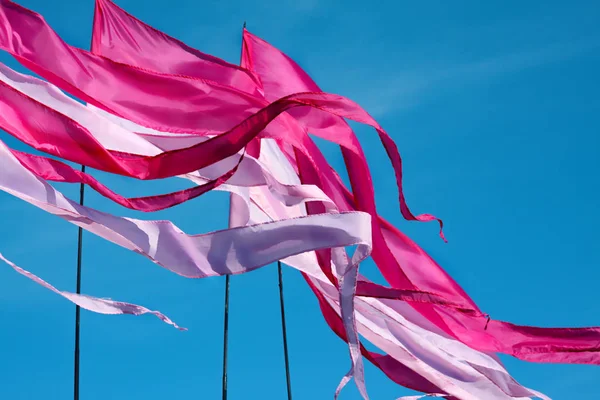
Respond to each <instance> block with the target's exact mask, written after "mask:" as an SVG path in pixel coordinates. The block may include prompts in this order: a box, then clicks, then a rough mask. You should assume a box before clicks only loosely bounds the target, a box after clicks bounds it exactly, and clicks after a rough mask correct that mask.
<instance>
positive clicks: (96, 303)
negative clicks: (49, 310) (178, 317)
mask: <svg viewBox="0 0 600 400" xmlns="http://www.w3.org/2000/svg"><path fill="white" fill-rule="evenodd" d="M0 260H2V261H4V262H5V263H6V264H8V265H9V266H10V267H11V268H12V269H14V270H15V271H16V272H17V273H19V274H21V275H23V276H24V277H26V278H29V279H30V280H32V281H34V282H35V283H37V284H38V285H40V286H42V287H45V288H46V289H49V290H51V291H52V292H54V293H56V294H58V295H60V296H62V297H64V298H65V299H67V300H69V301H70V302H72V303H74V304H77V305H78V306H79V307H81V308H83V309H85V310H89V311H93V312H96V313H99V314H112V315H116V314H132V315H142V314H152V315H155V316H156V317H158V318H159V319H161V320H162V321H164V322H165V323H167V324H169V325H173V326H174V327H175V328H177V329H179V330H182V331H185V330H187V329H185V328H181V327H180V326H178V325H177V324H176V323H175V322H173V321H171V319H169V317H167V316H166V315H164V314H163V313H161V312H159V311H152V310H149V309H147V308H146V307H142V306H138V305H136V304H132V303H124V302H122V301H115V300H110V299H102V298H99V297H93V296H86V295H83V294H77V293H71V292H65V291H61V290H58V289H56V288H55V287H54V286H52V285H51V284H49V283H48V282H46V281H44V280H43V279H41V278H39V277H38V276H36V275H34V274H32V273H31V272H29V271H27V270H24V269H23V268H21V267H19V266H18V265H16V264H14V263H13V262H12V261H10V260H8V259H7V258H5V257H4V256H3V255H2V253H0Z"/></svg>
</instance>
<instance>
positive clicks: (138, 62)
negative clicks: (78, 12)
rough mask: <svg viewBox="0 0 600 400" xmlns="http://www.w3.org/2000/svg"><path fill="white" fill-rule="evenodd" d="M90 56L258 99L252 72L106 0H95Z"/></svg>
mask: <svg viewBox="0 0 600 400" xmlns="http://www.w3.org/2000/svg"><path fill="white" fill-rule="evenodd" d="M93 32H94V34H93V36H92V53H94V54H98V55H101V56H104V57H107V58H110V59H111V60H114V61H117V62H120V63H124V64H129V65H132V66H135V67H140V68H145V69H150V70H153V71H165V70H169V71H170V73H172V74H174V75H184V76H190V77H197V78H201V79H206V80H209V81H213V82H215V83H218V84H222V85H227V86H231V87H235V88H236V89H239V90H242V91H244V92H247V93H250V94H254V95H259V96H261V95H262V88H261V86H260V82H259V81H258V79H257V78H256V77H255V76H254V74H253V73H252V72H250V71H249V70H247V69H245V68H241V67H239V66H237V65H235V64H230V63H228V62H226V61H224V60H222V59H220V58H218V57H214V56H211V55H210V54H205V53H202V52H200V51H198V50H196V49H193V48H191V47H189V46H187V45H186V44H185V43H182V42H181V41H179V40H177V39H175V38H172V37H170V36H168V35H165V34H164V33H162V32H160V31H158V30H156V29H154V28H153V27H151V26H149V25H147V24H145V23H143V22H142V21H140V20H138V19H137V18H135V17H134V16H132V15H131V14H128V13H127V12H125V11H124V10H123V9H121V8H120V7H118V6H117V5H116V4H115V3H113V2H112V1H110V0H97V1H96V10H95V14H94V26H93Z"/></svg>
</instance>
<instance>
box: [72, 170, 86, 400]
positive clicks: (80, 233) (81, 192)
mask: <svg viewBox="0 0 600 400" xmlns="http://www.w3.org/2000/svg"><path fill="white" fill-rule="evenodd" d="M81 172H85V165H82V166H81ZM84 190H85V185H84V184H83V183H82V184H81V185H80V186H79V204H81V205H83V199H84ZM82 249H83V229H82V228H79V230H78V240H77V289H76V293H77V294H81V255H82ZM80 314H81V309H80V308H79V306H77V305H76V306H75V371H74V377H73V380H74V387H73V398H74V399H75V400H79V332H80V321H81V315H80Z"/></svg>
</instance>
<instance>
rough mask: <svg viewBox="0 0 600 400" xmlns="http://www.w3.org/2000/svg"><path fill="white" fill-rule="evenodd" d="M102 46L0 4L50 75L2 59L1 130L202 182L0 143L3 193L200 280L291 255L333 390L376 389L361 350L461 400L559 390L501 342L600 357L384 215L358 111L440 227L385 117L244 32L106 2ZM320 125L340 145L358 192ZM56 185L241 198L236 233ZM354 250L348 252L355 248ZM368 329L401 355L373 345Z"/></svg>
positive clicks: (112, 306)
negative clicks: (177, 26) (485, 305)
mask: <svg viewBox="0 0 600 400" xmlns="http://www.w3.org/2000/svg"><path fill="white" fill-rule="evenodd" d="M92 43H93V45H92V50H93V53H95V54H92V53H89V52H86V51H83V50H81V49H77V48H75V47H72V46H69V45H67V44H66V43H64V42H63V41H62V40H61V39H60V38H59V37H58V35H56V33H54V32H53V31H52V30H51V28H50V27H49V26H48V25H47V24H46V23H45V21H44V20H43V18H42V17H41V16H40V15H38V14H36V13H34V12H32V11H30V10H27V9H25V8H23V7H21V6H18V5H16V4H15V3H13V2H11V1H8V0H0V48H2V49H4V50H6V51H8V52H9V53H11V54H12V55H13V56H15V58H16V59H17V60H18V61H19V62H21V64H23V65H24V66H26V67H28V68H29V69H31V70H32V71H34V72H36V73H38V74H39V75H40V76H42V77H43V78H45V79H47V80H48V81H49V82H44V81H42V80H40V79H37V78H33V77H30V76H27V75H23V74H19V73H16V72H15V71H12V70H10V69H9V68H7V67H5V66H2V65H0V127H1V128H3V129H4V130H6V131H7V132H9V133H10V134H12V135H13V136H15V137H16V138H18V139H20V140H21V141H23V142H24V143H27V144H29V145H31V146H33V147H34V148H36V149H38V150H40V151H43V152H46V153H48V154H51V155H54V156H58V157H61V158H63V159H65V160H69V161H73V162H77V163H82V164H85V165H88V166H90V167H93V168H96V169H100V170H103V171H107V172H111V173H116V174H120V175H124V176H128V177H133V178H136V179H159V178H166V177H172V176H179V177H181V178H185V179H188V180H189V181H191V182H193V183H194V184H195V185H196V186H194V187H192V188H190V189H185V190H181V191H177V192H174V193H167V194H161V195H155V196H146V197H138V198H126V197H124V196H121V195H119V194H117V193H115V192H113V191H112V190H111V189H109V188H108V187H106V186H105V185H103V184H102V183H100V182H98V181H97V180H96V179H95V178H93V176H91V175H90V174H85V173H82V172H80V171H77V170H75V169H73V168H72V167H70V166H69V165H67V164H65V163H63V162H62V161H60V160H55V159H52V158H49V157H44V156H37V155H32V154H28V153H24V152H19V151H15V150H12V149H10V148H8V147H7V146H6V145H4V144H3V143H1V142H0V165H2V170H1V171H0V189H1V190H3V191H5V192H7V193H10V194H12V195H14V196H16V197H19V198H21V199H23V200H24V201H27V202H29V203H31V204H33V205H35V206H37V207H39V208H41V209H44V210H46V211H48V212H50V213H52V214H55V215H58V216H60V217H62V218H64V219H66V220H68V221H70V222H72V223H74V224H76V225H78V226H81V227H82V228H84V229H87V230H88V231H90V232H93V233H95V234H97V235H99V236H101V237H103V238H105V239H107V240H109V241H112V242H113V243H115V244H118V245H120V246H123V247H125V248H128V249H130V250H132V251H135V252H137V253H139V254H142V255H144V256H146V257H147V258H149V259H150V260H152V261H153V262H155V263H157V264H159V265H162V266H163V267H165V268H167V269H169V270H171V271H172V272H175V273H177V274H180V275H183V276H186V277H190V278H201V277H207V276H218V275H224V274H236V273H243V272H247V271H250V270H253V269H255V268H258V267H260V266H262V265H266V264H268V263H270V262H273V261H276V260H279V259H281V260H282V261H283V262H285V263H286V264H288V265H290V266H292V267H294V268H296V269H298V270H300V271H301V272H302V274H303V276H304V278H305V279H306V281H307V283H308V284H309V286H310V288H311V289H312V290H313V292H314V293H315V296H316V297H317V299H318V301H319V305H320V307H321V311H322V313H323V315H324V317H325V320H326V322H327V323H328V324H329V326H330V327H331V329H332V330H333V331H334V332H335V333H336V334H337V335H338V336H340V337H341V338H342V339H343V340H345V341H346V342H348V344H349V349H350V355H351V360H352V368H351V371H350V372H349V373H348V374H347V375H346V376H345V377H344V379H343V380H342V382H341V384H340V386H339V387H338V390H337V391H336V396H337V395H338V394H339V391H340V390H341V388H342V387H343V386H344V385H345V384H346V383H347V382H348V381H349V380H350V378H352V377H354V378H355V379H356V384H357V386H358V388H359V391H360V392H361V394H362V395H363V397H364V398H368V396H367V392H366V386H365V383H364V377H363V372H362V370H363V366H362V358H361V354H362V355H364V356H365V357H366V358H367V359H369V360H370V361H371V362H372V363H373V364H375V365H376V366H377V367H378V368H380V369H381V370H382V371H383V372H384V373H385V374H386V375H387V376H389V377H390V378H391V379H392V380H394V381H395V382H397V383H399V384H401V385H403V386H406V387H409V388H411V389H414V390H418V391H421V392H424V393H428V394H430V395H431V396H437V397H441V396H443V397H446V398H460V399H481V398H486V399H488V398H489V399H492V400H493V399H516V398H529V397H536V396H537V397H540V398H546V397H545V396H544V395H542V394H540V393H538V392H535V391H533V390H530V389H527V388H525V387H523V386H521V385H519V384H518V383H517V382H516V381H514V379H512V377H510V375H509V374H508V372H506V370H505V369H504V367H502V365H501V364H500V363H499V361H498V360H497V359H496V358H495V356H494V355H493V353H494V352H504V353H508V354H512V355H513V356H516V357H519V358H522V359H525V360H530V361H541V362H569V363H576V362H577V363H589V364H600V358H599V354H600V329H599V328H579V329H551V328H533V327H522V326H516V325H512V324H509V323H505V322H500V321H495V320H492V321H490V320H489V317H487V316H486V315H485V314H483V313H482V312H481V311H480V310H479V309H478V308H477V306H476V305H475V303H474V302H473V301H472V300H471V299H470V298H469V297H468V296H467V294H466V293H465V292H464V291H463V290H462V288H460V286H459V285H458V284H457V283H456V282H454V281H453V280H452V278H450V277H449V276H448V275H447V274H446V273H445V272H444V271H443V270H442V269H441V268H440V267H439V266H438V265H437V264H436V263H435V262H434V261H433V260H432V259H431V258H430V257H429V256H428V255H427V254H426V253H425V252H424V251H423V250H422V249H420V248H419V247H418V246H417V245H416V244H415V243H414V242H412V241H411V240H410V239H409V238H407V237H406V236H405V235H403V234H402V233H401V232H400V231H398V230H397V229H395V228H394V227H393V226H392V225H391V224H389V223H388V222H386V221H384V220H383V219H382V218H381V217H379V216H378V214H377V212H376V208H375V200H374V190H373V185H372V182H371V176H370V173H369V168H368V165H367V163H366V159H365V157H364V154H363V151H362V148H361V146H360V143H359V142H358V140H357V138H356V136H355V135H354V133H353V132H352V130H351V129H350V127H349V126H348V125H347V123H346V122H345V121H344V118H349V119H354V120H356V121H358V122H361V123H365V124H368V125H371V126H373V127H374V128H375V129H376V130H377V132H378V135H379V138H380V140H381V142H382V144H383V145H384V147H385V149H386V151H387V153H388V155H389V158H390V160H391V161H392V165H393V167H394V171H395V173H396V180H397V185H398V189H399V200H400V210H401V213H402V215H403V216H404V217H405V218H407V219H409V220H420V221H432V220H436V218H435V217H433V216H431V215H428V214H424V215H420V216H415V215H413V214H412V213H411V212H410V210H409V209H408V207H407V205H406V202H405V199H404V196H403V193H402V164H401V158H400V156H399V153H398V150H397V147H396V145H395V144H394V142H393V141H392V139H391V138H390V137H389V136H388V135H387V133H386V132H385V131H384V130H383V129H382V128H381V127H380V126H379V125H378V124H377V122H376V121H374V120H373V119H372V118H371V117H370V116H369V115H368V114H367V113H366V112H365V111H364V110H363V109H362V108H360V107H359V106H358V105H356V104H355V103H353V102H351V101H350V100H348V99H346V98H343V97H341V96H335V95H331V94H326V93H323V92H321V90H320V89H319V87H318V86H317V85H316V84H315V83H314V82H313V81H312V79H311V78H310V77H309V76H308V75H307V74H306V73H305V72H304V71H303V70H302V69H301V68H300V67H299V66H298V65H297V64H296V63H294V62H293V61H292V60H291V59H290V58H289V57H287V56H286V55H285V54H283V53H282V52H280V51H279V50H277V49H275V48H274V47H272V46H271V45H269V44H268V43H266V42H265V41H263V40H261V39H260V38H258V37H256V36H254V35H252V34H250V33H249V32H248V31H247V30H245V29H244V37H243V50H242V66H241V67H240V66H236V65H233V64H229V63H227V62H225V61H223V60H220V59H218V58H216V57H213V56H210V55H206V54H204V53H202V52H200V51H198V50H196V49H193V48H191V47H189V46H187V45H185V44H184V43H182V42H180V41H178V40H176V39H173V38H171V37H169V36H167V35H166V34H164V33H162V32H160V31H157V30H156V29H154V28H152V27H150V26H148V25H146V24H144V23H142V22H141V21H139V20H137V19H135V18H134V17H132V16H131V15H129V14H127V13H126V12H124V11H123V10H122V9H120V8H118V7H117V6H116V5H115V4H113V3H112V2H111V1H109V0H97V2H96V13H95V18H94V33H93V40H92ZM52 83H53V84H55V85H57V86H58V87H60V88H62V89H63V90H66V91H67V92H69V93H71V94H72V95H75V96H77V97H79V98H80V99H82V100H84V101H86V102H87V103H88V104H87V105H85V106H84V105H82V104H80V103H78V102H76V101H74V100H72V99H71V98H69V97H67V96H66V95H65V94H64V93H62V92H61V91H60V90H59V89H58V88H56V87H54V86H53V85H52ZM116 86H118V87H119V88H120V90H118V91H115V90H114V89H113V88H114V87H116ZM308 131H310V132H311V133H312V134H315V135H317V136H320V137H322V138H324V139H326V140H329V141H332V142H334V143H336V144H338V145H340V147H341V149H342V153H343V156H344V160H345V163H346V166H347V169H348V174H349V177H350V182H351V185H352V190H353V193H350V191H349V190H348V189H347V188H346V187H345V186H344V185H343V183H342V181H341V179H340V178H339V176H338V175H337V174H336V173H335V172H334V171H333V169H332V168H331V167H330V166H329V164H328V163H327V161H326V160H325V158H324V156H323V155H322V153H321V152H320V151H319V149H318V148H317V146H316V145H315V144H314V142H313V141H312V140H311V139H310V138H309V137H308V135H307V132H308ZM268 138H271V139H268ZM46 181H57V182H70V183H84V184H87V185H89V186H90V187H91V188H93V189H94V190H96V191H98V192H99V193H100V194H102V195H103V196H105V197H107V198H109V199H111V200H113V201H115V202H117V203H118V204H121V205H123V206H124V207H128V208H131V209H135V210H140V211H147V212H150V211H156V210H159V209H163V208H167V207H172V206H175V205H177V204H180V203H182V202H185V201H188V200H191V199H193V198H195V197H197V196H199V195H202V194H204V193H206V192H207V191H209V190H225V191H229V192H231V193H232V206H231V218H230V225H231V226H232V227H235V228H233V229H227V230H223V231H217V232H212V233H208V234H204V235H187V234H185V233H183V232H182V231H180V230H179V229H178V228H177V227H176V226H175V225H173V224H172V223H171V222H169V221H141V220H137V219H130V218H122V217H116V216H112V215H109V214H106V213H102V212H100V211H97V210H94V209H92V208H89V207H84V206H81V205H79V204H77V203H75V202H73V201H71V200H69V199H67V198H65V197H64V196H63V195H62V194H61V193H60V192H58V191H56V190H55V189H54V188H52V187H51V186H50V185H48V184H47V183H46ZM305 207H306V209H305ZM439 222H440V225H441V221H439ZM353 245H357V248H356V250H355V253H354V254H353V256H352V257H351V258H349V257H348V256H347V255H346V252H345V250H344V247H346V246H353ZM370 254H371V255H372V256H373V259H374V261H375V262H376V264H377V266H378V268H379V269H380V271H381V272H382V274H383V275H384V277H385V278H386V280H387V281H388V282H389V283H390V285H391V287H389V288H388V287H384V286H381V285H377V284H374V283H373V282H370V281H368V280H367V279H366V278H365V277H363V276H362V275H360V274H359V269H358V265H359V263H360V261H362V260H363V259H364V258H366V257H367V256H369V255H370ZM0 259H2V260H4V261H5V262H7V263H8V264H9V265H10V266H11V267H13V269H15V271H17V272H19V273H20V274H22V275H24V276H27V277H28V278H29V279H32V280H34V281H35V282H37V283H38V284H40V285H42V286H44V287H46V288H47V289H49V290H52V291H54V292H55V293H57V294H60V295H61V296H63V297H65V298H67V299H69V300H70V301H73V302H75V303H76V304H79V305H81V306H82V307H84V308H87V309H89V310H91V311H96V312H101V313H114V314H117V313H126V314H136V315H138V314H144V313H152V314H154V315H156V316H157V317H159V318H161V319H162V320H163V321H165V322H167V323H170V324H172V325H174V326H176V327H177V325H175V324H174V323H173V322H172V321H171V320H169V319H168V318H167V317H165V316H164V315H163V314H160V313H159V312H155V311H150V310H148V309H146V308H144V307H141V306H136V305H132V304H129V303H120V302H114V301H112V300H106V299H99V298H94V297H89V296H83V295H75V294H72V293H68V292H62V291H59V290H58V289H56V288H54V287H53V286H51V285H50V284H48V283H46V282H45V281H43V280H41V279H40V278H38V277H36V276H35V275H33V274H31V273H29V272H27V271H25V270H22V269H21V268H19V267H17V266H16V265H14V264H12V263H11V262H10V261H8V260H6V259H4V257H3V256H1V255H0ZM358 334H361V335H362V336H363V337H364V338H365V339H366V340H369V341H370V342H371V343H373V344H375V345H376V346H377V347H378V348H379V349H381V350H382V351H384V352H386V353H387V354H378V353H374V352H371V351H368V350H366V348H365V347H363V346H362V344H361V343H360V340H359V336H358Z"/></svg>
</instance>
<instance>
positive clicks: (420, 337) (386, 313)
mask: <svg viewBox="0 0 600 400" xmlns="http://www.w3.org/2000/svg"><path fill="white" fill-rule="evenodd" d="M262 145H263V146H262V149H261V152H260V158H259V160H260V161H262V162H264V163H265V165H266V166H268V167H269V169H270V170H272V171H274V172H275V171H277V177H278V179H280V180H282V182H286V183H288V184H294V183H299V179H298V177H297V176H296V175H295V173H294V171H293V168H292V167H291V165H290V164H289V163H288V162H287V161H285V159H284V158H282V157H281V152H280V150H279V149H278V148H277V146H272V145H270V142H268V140H267V139H265V140H263V142H262ZM277 153H279V155H278V154H277ZM251 190H252V189H251ZM250 199H251V200H252V202H253V203H250V204H248V205H249V206H250V207H254V206H256V207H258V208H260V210H263V212H258V213H257V212H250V214H251V215H253V217H252V220H251V222H254V223H257V222H263V221H269V220H279V219H282V218H286V217H287V218H290V217H292V218H293V217H296V216H298V215H304V212H303V211H302V209H301V208H293V209H285V210H283V209H280V208H278V207H277V199H276V198H275V197H274V196H273V195H272V194H270V193H268V192H266V191H261V192H260V193H253V195H252V194H251V197H250ZM283 261H284V262H285V263H288V264H289V265H292V266H295V267H296V268H298V269H300V270H302V271H305V272H304V273H305V275H304V276H305V278H306V279H307V281H308V283H309V285H310V287H311V289H312V290H313V291H314V293H315V294H316V295H317V298H318V300H319V303H320V305H321V309H322V311H323V315H324V316H325V318H326V320H327V322H328V324H330V326H331V327H332V329H334V331H335V332H336V333H337V334H338V335H340V336H341V337H342V338H344V339H345V340H348V336H347V334H346V332H347V331H348V329H347V328H344V327H343V322H342V321H343V318H341V316H340V315H341V314H342V312H341V311H342V310H341V308H342V307H343V305H341V304H340V303H338V301H337V298H338V294H337V293H336V288H335V286H334V283H333V282H330V281H329V278H328V277H326V276H325V274H323V273H322V272H321V271H320V269H319V268H315V267H316V265H317V260H316V257H315V256H314V254H312V253H305V254H302V255H298V256H293V257H289V258H287V259H285V260H283ZM300 265H303V267H300ZM308 271H310V275H308V274H306V272H308ZM358 279H359V280H362V281H363V282H365V283H366V282H368V281H367V280H366V279H365V278H364V277H360V276H359V277H358ZM355 303H356V307H357V310H356V315H357V318H358V321H357V322H358V325H357V330H358V332H360V333H361V335H363V336H364V337H365V338H367V339H368V340H369V341H371V342H372V343H373V344H375V345H377V347H379V348H380V349H383V350H386V351H387V352H389V353H390V354H391V355H393V356H390V355H387V356H382V355H377V354H374V353H370V352H368V351H366V350H365V349H364V347H362V346H361V347H360V351H361V352H362V353H363V354H364V355H365V356H367V358H368V359H370V360H371V361H372V362H374V363H375V365H377V366H379V367H380V368H381V369H382V370H383V371H384V372H385V373H386V374H388V376H390V378H392V379H393V380H395V381H396V382H398V383H400V384H403V385H405V386H407V387H410V388H413V389H415V390H420V391H423V392H428V393H448V394H452V395H455V396H457V397H459V398H465V399H480V398H486V399H509V398H523V397H528V396H539V397H541V398H546V397H545V396H544V395H541V394H539V393H537V392H535V391H531V390H529V389H527V388H524V387H522V386H521V385H519V384H518V383H516V382H515V381H514V379H513V378H512V377H510V375H509V374H508V373H507V372H506V371H505V370H504V368H503V367H502V366H501V365H500V364H499V363H498V362H497V361H496V360H495V358H494V357H492V356H490V355H487V354H483V353H480V352H478V351H475V350H472V349H470V348H469V347H467V346H466V345H464V344H462V343H460V342H458V341H456V340H455V339H452V338H448V337H447V336H445V335H444V333H443V331H441V330H440V329H439V328H437V327H435V325H432V324H431V323H430V322H428V321H427V320H426V319H425V318H423V317H422V316H421V315H420V314H418V313H416V312H414V311H413V310H412V309H410V307H406V305H403V304H402V303H401V302H397V301H396V300H394V301H390V300H381V299H374V298H365V297H358V298H356V300H355ZM459 360H460V361H459ZM407 366H410V368H411V369H407ZM426 366H427V367H426ZM429 367H431V368H429ZM413 371H416V372H418V373H415V372H413ZM457 377H460V378H457ZM424 378H426V379H424ZM356 379H357V380H358V379H362V377H361V376H360V375H357V376H356ZM344 382H345V381H344ZM363 385H364V384H363V383H362V382H360V383H359V387H360V386H363ZM436 385H437V386H436Z"/></svg>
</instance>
